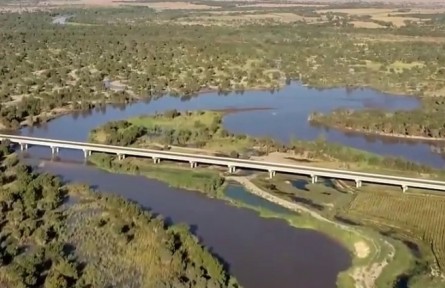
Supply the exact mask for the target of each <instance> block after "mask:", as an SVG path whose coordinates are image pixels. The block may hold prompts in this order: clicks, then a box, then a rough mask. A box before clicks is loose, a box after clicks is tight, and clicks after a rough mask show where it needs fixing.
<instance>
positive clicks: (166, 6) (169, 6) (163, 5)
mask: <svg viewBox="0 0 445 288" xmlns="http://www.w3.org/2000/svg"><path fill="white" fill-rule="evenodd" d="M135 3H136V2H135ZM140 4H143V5H145V6H147V7H150V8H153V9H155V10H158V11H162V10H208V9H218V8H221V7H220V6H210V5H204V4H194V3H191V2H149V3H138V5H140Z"/></svg>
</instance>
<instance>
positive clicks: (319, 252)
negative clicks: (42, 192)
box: [31, 151, 351, 288]
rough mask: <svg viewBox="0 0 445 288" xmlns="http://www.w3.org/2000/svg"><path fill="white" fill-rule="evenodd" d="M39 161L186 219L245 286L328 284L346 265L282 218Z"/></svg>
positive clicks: (316, 237) (341, 255)
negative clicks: (268, 216)
mask: <svg viewBox="0 0 445 288" xmlns="http://www.w3.org/2000/svg"><path fill="white" fill-rule="evenodd" d="M31 153H32V151H31ZM43 163H44V165H43V167H42V168H41V169H43V170H44V171H47V172H50V173H53V174H57V175H60V176H62V177H63V178H64V180H66V181H76V182H77V181H80V182H83V183H88V184H90V185H92V186H93V187H95V188H97V189H99V190H102V191H107V192H111V193H116V194H119V195H121V196H124V197H126V198H128V199H130V200H133V201H136V202H138V203H140V204H141V205H143V206H144V207H146V208H148V209H150V210H152V211H153V212H154V213H160V214H161V215H166V217H167V220H168V221H172V222H174V223H179V222H185V223H187V224H188V225H189V226H190V227H191V231H192V232H194V233H195V234H196V235H197V236H198V237H199V238H200V240H201V241H202V243H203V244H204V245H205V246H207V247H208V248H209V249H210V250H211V251H212V252H213V253H214V254H215V255H217V256H218V257H220V258H221V259H222V261H223V262H225V263H226V264H227V267H228V268H229V272H230V273H232V274H233V275H234V276H235V277H236V278H237V279H238V280H239V282H240V283H241V284H242V285H243V286H244V287H246V288H270V287H283V288H285V287H289V288H290V287H306V288H319V287H324V288H330V287H332V288H333V287H335V283H336V279H337V274H338V273H339V272H341V271H343V270H345V269H347V268H348V267H349V266H350V265H351V262H350V258H349V253H348V251H347V250H346V249H344V248H343V247H341V246H340V245H339V244H338V243H336V242H335V241H333V240H330V239H329V238H328V237H326V236H324V235H323V234H321V233H319V232H316V231H313V230H306V229H295V228H292V227H290V226H289V225H288V224H287V223H286V222H285V221H282V220H277V219H265V218H261V217H259V216H258V214H257V213H256V212H254V211H251V210H249V209H242V208H237V207H235V206H232V205H229V204H228V203H226V202H224V201H221V200H217V199H211V198H208V197H206V196H204V195H202V194H201V193H197V192H193V191H183V190H180V189H174V188H170V187H168V186H167V185H166V184H164V183H161V182H158V181H154V180H149V179H147V178H145V177H142V176H130V175H120V174H111V173H108V172H105V171H102V170H99V169H96V168H94V167H91V166H85V165H82V164H79V163H60V162H43ZM130 187H131V188H130ZM320 275H323V276H322V277H320Z"/></svg>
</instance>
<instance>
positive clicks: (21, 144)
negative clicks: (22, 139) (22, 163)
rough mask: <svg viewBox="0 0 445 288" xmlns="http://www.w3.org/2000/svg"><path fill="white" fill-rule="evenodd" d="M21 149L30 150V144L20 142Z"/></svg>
mask: <svg viewBox="0 0 445 288" xmlns="http://www.w3.org/2000/svg"><path fill="white" fill-rule="evenodd" d="M20 150H21V151H26V150H28V144H27V143H20Z"/></svg>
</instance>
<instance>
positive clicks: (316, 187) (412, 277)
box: [254, 175, 445, 287]
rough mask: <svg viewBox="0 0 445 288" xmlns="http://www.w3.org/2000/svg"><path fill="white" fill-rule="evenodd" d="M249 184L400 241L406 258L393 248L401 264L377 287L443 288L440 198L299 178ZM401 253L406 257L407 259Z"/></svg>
mask: <svg viewBox="0 0 445 288" xmlns="http://www.w3.org/2000/svg"><path fill="white" fill-rule="evenodd" d="M254 183H255V184H256V185H257V186H258V187H261V188H262V189H264V190H265V191H267V192H269V193H271V194H272V195H275V196H278V197H280V198H283V199H285V200H288V201H291V202H295V203H298V204H300V205H302V206H305V207H307V208H309V209H311V210H315V211H317V213H319V214H321V215H323V216H324V217H327V218H328V219H332V220H333V221H339V222H343V223H346V224H349V225H351V226H352V227H360V228H364V227H367V228H371V229H374V230H375V231H378V232H379V233H381V234H382V235H385V236H387V237H390V238H392V239H394V240H397V241H403V242H404V243H405V245H406V247H409V248H410V249H411V251H410V253H408V252H407V251H404V250H406V249H407V248H406V247H404V248H403V247H398V250H399V249H402V251H396V256H397V257H401V258H402V259H400V261H402V264H401V263H399V264H397V265H393V268H390V269H389V271H386V272H384V274H383V275H382V276H381V277H380V278H379V279H378V282H377V283H378V284H379V285H378V286H377V287H392V286H389V285H393V283H394V279H395V276H402V275H405V276H406V277H407V278H408V279H409V283H410V286H409V287H441V285H443V280H441V278H440V275H441V273H443V272H444V268H443V267H444V263H445V262H444V261H445V260H444V259H445V258H444V257H445V253H444V251H443V247H444V244H443V237H442V235H443V233H444V231H443V230H444V228H445V226H444V225H443V223H442V222H443V221H444V217H442V214H443V213H441V212H440V211H442V210H443V209H444V208H445V199H444V198H443V197H440V196H434V195H425V194H419V193H418V192H416V191H414V192H411V193H405V194H402V193H401V192H400V190H399V189H394V188H391V187H384V188H383V189H382V188H381V187H379V186H375V185H366V186H363V187H362V188H360V189H356V188H355V187H354V185H350V184H349V183H347V182H345V181H328V180H326V181H322V182H321V183H318V184H310V183H308V182H307V179H304V178H298V177H289V176H280V175H278V176H277V177H274V178H273V179H267V178H263V177H257V178H256V179H255V180H254ZM353 187H354V188H353ZM398 245H399V246H400V244H398ZM403 249H404V250H403ZM406 253H408V254H412V256H411V257H407V255H406ZM397 261H398V260H397V259H396V262H397ZM403 263H405V264H403ZM392 269H394V270H393V271H392V272H391V270H392ZM404 269H405V270H404ZM384 271H385V270H384ZM395 271H397V273H395Z"/></svg>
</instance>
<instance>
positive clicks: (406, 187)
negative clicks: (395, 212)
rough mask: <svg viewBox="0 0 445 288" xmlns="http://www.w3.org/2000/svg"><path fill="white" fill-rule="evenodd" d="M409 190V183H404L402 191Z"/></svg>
mask: <svg viewBox="0 0 445 288" xmlns="http://www.w3.org/2000/svg"><path fill="white" fill-rule="evenodd" d="M406 191H408V185H402V192H403V193H405V192H406Z"/></svg>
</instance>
